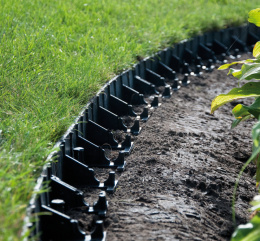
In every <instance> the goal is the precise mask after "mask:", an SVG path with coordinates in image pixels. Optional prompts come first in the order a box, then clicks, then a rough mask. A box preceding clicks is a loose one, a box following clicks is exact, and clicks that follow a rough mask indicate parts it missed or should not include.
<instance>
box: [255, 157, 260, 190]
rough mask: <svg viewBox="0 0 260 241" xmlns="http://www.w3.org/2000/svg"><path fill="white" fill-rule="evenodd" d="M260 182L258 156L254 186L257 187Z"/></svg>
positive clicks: (259, 160) (259, 161)
mask: <svg viewBox="0 0 260 241" xmlns="http://www.w3.org/2000/svg"><path fill="white" fill-rule="evenodd" d="M259 182H260V156H259V154H258V155H257V157H256V186H258V185H259Z"/></svg>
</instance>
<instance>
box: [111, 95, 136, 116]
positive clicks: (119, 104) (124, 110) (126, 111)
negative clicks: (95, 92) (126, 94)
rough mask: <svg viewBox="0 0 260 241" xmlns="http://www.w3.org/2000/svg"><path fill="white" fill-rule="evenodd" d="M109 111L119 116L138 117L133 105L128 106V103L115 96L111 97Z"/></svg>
mask: <svg viewBox="0 0 260 241" xmlns="http://www.w3.org/2000/svg"><path fill="white" fill-rule="evenodd" d="M109 110H110V111H111V112H113V113H115V114H117V115H119V116H125V115H130V116H134V117H136V116H137V114H136V113H135V112H134V111H133V107H132V105H128V103H126V102H125V101H123V100H121V99H119V98H117V97H116V96H113V95H109Z"/></svg>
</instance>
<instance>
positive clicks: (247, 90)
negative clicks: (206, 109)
mask: <svg viewBox="0 0 260 241" xmlns="http://www.w3.org/2000/svg"><path fill="white" fill-rule="evenodd" d="M259 96H260V83H259V82H249V83H246V84H245V85H243V86H242V87H241V88H234V89H232V90H231V91H230V92H229V93H228V94H221V95H219V96H217V97H216V98H215V99H213V101H212V103H211V113H213V112H214V111H215V110H216V109H218V108H219V107H220V106H222V105H224V104H226V103H228V102H231V101H233V100H237V99H243V98H247V97H259Z"/></svg>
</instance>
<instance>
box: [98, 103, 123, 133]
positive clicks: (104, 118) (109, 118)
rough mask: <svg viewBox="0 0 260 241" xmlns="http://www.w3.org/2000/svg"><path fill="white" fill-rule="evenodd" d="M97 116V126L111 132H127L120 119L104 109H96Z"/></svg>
mask: <svg viewBox="0 0 260 241" xmlns="http://www.w3.org/2000/svg"><path fill="white" fill-rule="evenodd" d="M97 116H98V118H97V124H99V125H101V126H103V127H105V128H107V129H111V130H123V131H127V127H126V126H125V125H124V123H123V120H122V118H119V117H118V115H116V114H114V113H112V112H111V111H109V110H107V109H105V108H104V107H101V106H99V107H98V110H97Z"/></svg>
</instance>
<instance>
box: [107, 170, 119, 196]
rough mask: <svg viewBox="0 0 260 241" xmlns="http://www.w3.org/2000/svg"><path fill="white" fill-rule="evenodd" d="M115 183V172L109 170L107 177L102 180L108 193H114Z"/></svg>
mask: <svg viewBox="0 0 260 241" xmlns="http://www.w3.org/2000/svg"><path fill="white" fill-rule="evenodd" d="M117 183H118V181H117V180H116V174H115V172H110V173H109V176H108V179H107V180H106V181H105V182H104V187H105V188H106V191H107V192H108V193H114V191H115V189H116V186H117Z"/></svg>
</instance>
